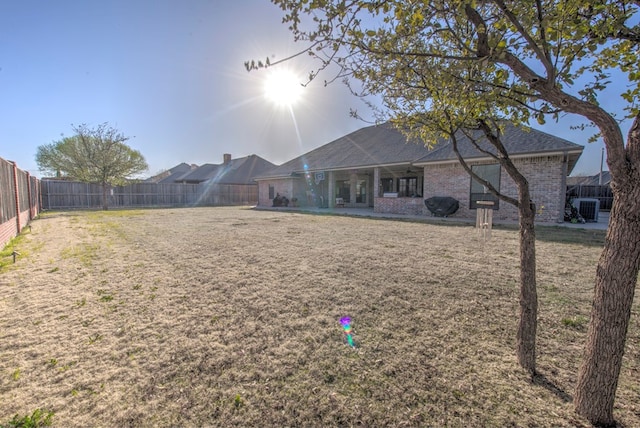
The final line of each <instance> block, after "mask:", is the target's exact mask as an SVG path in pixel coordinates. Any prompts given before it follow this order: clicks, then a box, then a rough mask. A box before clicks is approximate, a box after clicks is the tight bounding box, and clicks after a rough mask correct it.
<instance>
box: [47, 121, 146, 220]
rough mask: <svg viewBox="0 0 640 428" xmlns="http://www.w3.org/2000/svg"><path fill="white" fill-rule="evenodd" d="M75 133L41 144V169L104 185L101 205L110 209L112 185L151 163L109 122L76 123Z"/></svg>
mask: <svg viewBox="0 0 640 428" xmlns="http://www.w3.org/2000/svg"><path fill="white" fill-rule="evenodd" d="M73 130H74V132H75V135H73V136H72V137H66V138H63V139H62V140H60V141H55V142H53V143H51V144H47V145H43V146H39V147H38V151H37V153H36V162H37V163H38V166H39V167H40V170H42V171H45V172H49V173H53V174H56V175H60V174H63V175H64V176H66V177H69V178H72V179H75V180H78V181H83V182H88V183H100V184H101V185H102V208H103V209H105V210H106V209H108V208H109V207H108V198H107V192H108V190H109V187H110V186H116V185H122V184H124V183H125V182H126V180H127V179H128V178H130V177H131V176H133V175H135V174H138V173H140V172H143V171H145V170H146V169H147V168H148V166H147V162H146V161H145V160H144V157H143V156H142V154H140V152H139V151H137V150H133V149H132V148H130V147H129V146H127V145H126V144H125V142H126V141H127V140H128V139H129V138H128V137H125V136H124V135H123V134H122V133H121V132H120V131H118V130H116V129H115V128H113V127H111V126H109V125H108V124H107V123H103V124H101V125H98V126H97V127H95V128H90V127H88V126H87V125H80V126H77V127H73Z"/></svg>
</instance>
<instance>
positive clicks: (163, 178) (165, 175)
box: [146, 162, 197, 183]
mask: <svg viewBox="0 0 640 428" xmlns="http://www.w3.org/2000/svg"><path fill="white" fill-rule="evenodd" d="M194 168H197V165H189V164H187V163H184V162H182V163H180V164H178V165H176V166H174V167H173V168H171V169H168V170H167V171H164V172H162V173H160V174H158V175H156V176H154V177H151V178H149V179H147V180H146V181H151V182H155V183H173V182H174V181H175V180H176V178H178V177H180V176H181V175H184V174H186V173H187V172H189V171H191V170H192V169H194Z"/></svg>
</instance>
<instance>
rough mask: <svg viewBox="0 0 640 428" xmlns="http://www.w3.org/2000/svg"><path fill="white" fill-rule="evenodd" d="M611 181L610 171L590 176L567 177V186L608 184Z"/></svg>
mask: <svg viewBox="0 0 640 428" xmlns="http://www.w3.org/2000/svg"><path fill="white" fill-rule="evenodd" d="M610 183H611V174H610V173H609V171H602V172H601V173H598V174H595V175H588V176H575V177H569V178H567V186H608V185H609V184H610Z"/></svg>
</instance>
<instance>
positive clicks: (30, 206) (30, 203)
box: [26, 171, 34, 221]
mask: <svg viewBox="0 0 640 428" xmlns="http://www.w3.org/2000/svg"><path fill="white" fill-rule="evenodd" d="M26 173H27V199H29V221H31V220H33V217H34V215H33V201H32V200H31V174H29V172H28V171H26Z"/></svg>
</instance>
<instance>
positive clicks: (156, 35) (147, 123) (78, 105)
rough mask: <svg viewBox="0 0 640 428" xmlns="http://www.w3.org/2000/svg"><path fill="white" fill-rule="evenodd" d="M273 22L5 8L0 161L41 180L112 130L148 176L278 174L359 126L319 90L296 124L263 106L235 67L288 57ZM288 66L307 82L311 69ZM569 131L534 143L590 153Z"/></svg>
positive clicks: (198, 14)
mask: <svg viewBox="0 0 640 428" xmlns="http://www.w3.org/2000/svg"><path fill="white" fill-rule="evenodd" d="M281 16H282V15H281V11H280V9H279V8H278V7H276V6H274V5H273V4H271V3H270V2H269V1H268V0H233V1H232V0H188V1H183V0H155V1H152V0H107V1H93V0H91V1H81V0H76V1H73V0H50V1H45V0H4V1H3V2H2V4H1V5H0V157H2V158H4V159H7V160H12V161H15V162H17V164H18V166H19V167H20V168H22V169H25V170H28V171H29V172H31V173H32V174H35V175H37V176H41V174H40V172H39V171H38V167H37V164H36V162H35V154H36V150H37V147H38V146H40V145H43V144H49V143H51V142H53V141H56V140H59V139H60V138H61V137H62V136H70V135H72V134H73V131H72V128H71V126H72V124H73V125H79V124H82V123H86V124H88V125H97V124H100V123H103V122H109V124H111V125H112V126H114V127H115V128H117V129H119V130H120V131H122V132H123V133H124V134H125V135H127V136H130V137H132V138H131V139H130V140H129V141H128V144H129V145H130V146H131V147H132V148H134V149H136V150H139V151H140V152H141V153H142V154H143V156H144V157H145V158H146V160H147V162H148V163H149V171H148V172H147V173H146V174H145V175H147V176H148V175H153V174H156V173H158V172H160V171H162V170H165V169H168V168H171V167H173V166H175V165H177V164H178V163H181V162H187V163H195V164H198V165H200V164H203V163H221V162H222V156H223V154H224V153H230V154H232V156H233V157H234V158H237V157H242V156H247V155H250V154H257V155H259V156H262V157H263V158H265V159H267V160H269V161H271V162H274V163H276V164H280V163H283V162H285V161H287V160H289V159H292V158H294V157H297V156H299V155H301V154H302V153H304V152H307V151H309V150H311V149H314V148H316V147H318V146H320V145H323V144H325V143H327V142H329V141H331V140H333V139H336V138H338V137H340V136H342V135H345V134H347V133H349V132H352V131H354V130H356V129H358V128H361V127H363V126H366V125H367V124H365V123H363V122H361V121H358V120H356V119H353V118H351V117H349V110H350V109H351V108H354V109H357V110H358V111H359V112H364V111H366V107H365V106H364V104H363V103H362V102H361V101H360V100H358V99H357V98H354V97H352V96H351V95H350V94H349V93H348V91H347V89H346V88H345V87H344V86H343V85H342V84H340V83H335V84H332V85H329V86H327V87H325V86H324V85H323V84H322V80H323V79H322V78H321V79H318V81H314V82H312V83H311V84H310V85H309V86H308V87H307V88H304V90H303V91H302V97H301V100H300V102H298V103H297V104H295V105H294V106H293V108H292V110H289V109H286V108H282V107H278V106H275V105H274V104H273V103H272V102H270V101H269V100H267V99H265V97H264V95H263V82H264V78H265V72H264V71H258V72H251V73H248V72H247V71H246V70H245V68H244V61H246V60H248V59H260V58H265V57H266V56H271V57H272V59H276V60H277V59H280V58H283V57H286V56H288V55H290V54H292V53H294V52H296V50H297V49H298V46H296V45H295V44H294V43H293V42H292V36H291V35H290V33H289V31H288V30H287V28H286V26H285V25H283V24H282V23H281ZM291 66H292V67H294V68H295V69H296V70H297V71H298V72H300V73H301V74H302V75H305V74H306V73H307V72H308V71H309V70H310V69H311V68H313V66H314V64H313V63H312V62H309V60H308V59H305V58H303V59H301V60H298V61H296V62H295V63H292V64H291ZM607 101H608V102H610V103H612V105H613V106H615V105H617V104H616V103H617V101H616V99H611V98H608V99H607ZM577 120H578V118H571V117H567V118H564V119H563V120H562V122H561V123H560V124H549V125H547V126H545V127H542V128H540V129H542V130H544V131H546V132H549V133H552V134H556V135H558V136H561V137H563V138H566V139H568V140H571V141H573V142H575V143H578V144H584V145H587V139H588V137H589V135H590V133H592V130H591V131H587V132H579V131H575V130H571V129H570V125H571V124H572V123H573V122H574V121H576V123H577ZM628 126H629V125H626V127H623V130H624V132H627V129H628ZM602 147H603V144H602V143H601V142H597V143H593V144H590V145H587V146H586V148H585V152H584V154H583V156H582V159H581V160H580V162H579V163H578V165H577V167H576V169H575V170H574V174H576V173H581V174H595V173H597V172H598V171H599V169H600V155H601V149H602ZM605 169H606V165H605Z"/></svg>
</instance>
